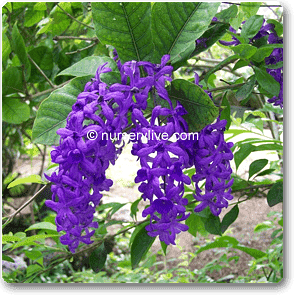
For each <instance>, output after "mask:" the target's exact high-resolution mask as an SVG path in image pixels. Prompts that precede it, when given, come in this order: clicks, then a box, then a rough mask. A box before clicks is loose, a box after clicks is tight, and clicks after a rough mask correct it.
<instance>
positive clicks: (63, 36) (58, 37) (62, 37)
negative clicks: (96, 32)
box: [53, 35, 98, 41]
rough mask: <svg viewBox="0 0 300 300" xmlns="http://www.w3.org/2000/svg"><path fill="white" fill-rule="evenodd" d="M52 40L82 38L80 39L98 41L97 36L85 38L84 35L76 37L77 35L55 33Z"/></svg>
mask: <svg viewBox="0 0 300 300" xmlns="http://www.w3.org/2000/svg"><path fill="white" fill-rule="evenodd" d="M53 40H54V41H60V40H82V41H98V38H97V37H93V38H86V37H78V36H67V35H56V36H55V37H54V38H53Z"/></svg>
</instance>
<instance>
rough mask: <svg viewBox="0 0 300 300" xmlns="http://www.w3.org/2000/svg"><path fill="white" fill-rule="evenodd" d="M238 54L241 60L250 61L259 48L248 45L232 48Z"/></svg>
mask: <svg viewBox="0 0 300 300" xmlns="http://www.w3.org/2000/svg"><path fill="white" fill-rule="evenodd" d="M230 48H231V49H232V50H233V51H234V52H235V53H236V54H238V55H239V56H240V57H241V58H245V59H248V58H250V57H251V56H252V55H254V54H255V53H256V51H257V48H256V47H254V46H252V45H248V44H240V45H237V46H233V47H230Z"/></svg>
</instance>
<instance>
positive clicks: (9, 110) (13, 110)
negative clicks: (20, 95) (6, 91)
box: [2, 97, 30, 124]
mask: <svg viewBox="0 0 300 300" xmlns="http://www.w3.org/2000/svg"><path fill="white" fill-rule="evenodd" d="M2 100H3V102H2V119H3V121H5V122H7V123H12V124H21V123H22V122H25V121H27V120H28V119H29V117H30V109H29V106H28V105H27V104H26V103H22V102H21V101H20V100H18V99H11V98H9V97H4V98H3V99H2Z"/></svg>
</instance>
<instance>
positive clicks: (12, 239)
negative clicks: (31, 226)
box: [2, 235, 21, 244]
mask: <svg viewBox="0 0 300 300" xmlns="http://www.w3.org/2000/svg"><path fill="white" fill-rule="evenodd" d="M20 240H21V238H20V237H17V236H12V235H2V244H7V243H11V242H19V241H20Z"/></svg>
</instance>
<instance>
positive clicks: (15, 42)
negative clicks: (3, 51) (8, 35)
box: [11, 23, 31, 80]
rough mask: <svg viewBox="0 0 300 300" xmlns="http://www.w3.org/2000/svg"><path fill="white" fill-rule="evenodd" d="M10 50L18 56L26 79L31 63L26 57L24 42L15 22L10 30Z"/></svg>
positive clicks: (28, 75)
mask: <svg viewBox="0 0 300 300" xmlns="http://www.w3.org/2000/svg"><path fill="white" fill-rule="evenodd" d="M11 46H12V50H13V51H14V52H15V54H16V55H17V56H18V58H19V60H20V62H21V63H22V64H23V65H24V67H25V79H26V80H28V79H29V77H30V71H31V65H30V62H29V59H28V57H27V51H26V48H25V43H24V40H23V37H22V35H21V34H20V32H19V29H18V26H17V23H16V24H15V25H14V27H13V30H12V39H11Z"/></svg>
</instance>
